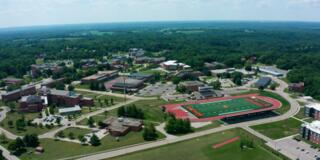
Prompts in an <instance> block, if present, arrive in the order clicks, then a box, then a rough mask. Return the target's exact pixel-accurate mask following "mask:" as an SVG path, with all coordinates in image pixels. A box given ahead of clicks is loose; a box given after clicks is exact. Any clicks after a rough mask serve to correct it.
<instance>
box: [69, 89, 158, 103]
mask: <svg viewBox="0 0 320 160" xmlns="http://www.w3.org/2000/svg"><path fill="white" fill-rule="evenodd" d="M75 90H76V91H82V92H89V93H96V94H100V95H107V96H115V97H121V98H124V94H120V93H111V92H104V91H93V90H90V89H82V88H76V89H75ZM126 98H127V99H135V100H154V99H157V97H137V96H133V95H126Z"/></svg>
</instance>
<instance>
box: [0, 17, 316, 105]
mask: <svg viewBox="0 0 320 160" xmlns="http://www.w3.org/2000/svg"><path fill="white" fill-rule="evenodd" d="M133 47H134V48H144V49H145V50H146V51H147V52H148V54H152V53H153V52H159V51H166V52H163V55H162V56H165V57H167V58H168V59H177V60H180V61H182V62H184V63H187V64H189V65H191V66H192V67H193V68H194V69H197V70H202V68H203V67H202V66H203V63H204V62H210V61H220V62H223V63H225V64H227V65H228V66H230V67H231V66H232V67H241V66H244V65H245V63H247V62H246V61H244V60H243V59H246V58H248V57H253V56H254V57H257V62H259V63H264V64H276V65H277V66H278V67H280V68H283V69H290V70H291V71H290V72H289V75H288V80H290V81H291V82H300V81H304V82H305V84H306V91H305V92H306V94H307V95H310V96H314V97H315V98H317V99H320V64H319V62H320V23H294V22H290V23H289V22H288V23H281V22H278V23H277V22H162V23H160V22H159V23H128V24H125V23H118V24H91V25H68V26H50V27H30V28H9V29H1V30H0V78H4V77H6V76H8V75H13V76H16V77H22V76H23V75H24V74H25V73H26V72H27V71H28V70H30V65H31V64H33V63H35V59H36V57H37V56H38V55H40V54H45V55H46V60H59V59H73V60H75V61H78V60H80V59H83V58H97V59H99V58H101V57H102V56H107V55H109V54H110V53H114V52H118V51H128V49H129V48H133Z"/></svg>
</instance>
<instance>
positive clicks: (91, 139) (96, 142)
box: [90, 134, 101, 146]
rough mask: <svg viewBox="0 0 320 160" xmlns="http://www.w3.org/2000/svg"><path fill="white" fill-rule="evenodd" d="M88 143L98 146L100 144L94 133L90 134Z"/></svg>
mask: <svg viewBox="0 0 320 160" xmlns="http://www.w3.org/2000/svg"><path fill="white" fill-rule="evenodd" d="M90 144H91V145H92V146H99V145H100V144H101V142H100V139H99V138H98V136H96V135H95V134H93V135H92V137H91V138H90Z"/></svg>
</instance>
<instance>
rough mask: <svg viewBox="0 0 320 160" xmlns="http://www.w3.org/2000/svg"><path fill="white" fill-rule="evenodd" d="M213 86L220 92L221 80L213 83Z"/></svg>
mask: <svg viewBox="0 0 320 160" xmlns="http://www.w3.org/2000/svg"><path fill="white" fill-rule="evenodd" d="M211 86H212V87H213V89H216V90H219V89H221V82H220V81H219V80H216V81H214V82H212V83H211Z"/></svg>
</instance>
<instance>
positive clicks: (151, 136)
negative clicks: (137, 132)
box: [143, 123, 158, 141]
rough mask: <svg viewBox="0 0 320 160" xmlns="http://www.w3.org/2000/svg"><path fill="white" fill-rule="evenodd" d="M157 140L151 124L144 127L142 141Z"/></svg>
mask: <svg viewBox="0 0 320 160" xmlns="http://www.w3.org/2000/svg"><path fill="white" fill-rule="evenodd" d="M157 138H158V134H157V131H156V128H155V127H154V125H153V124H152V123H150V124H149V125H147V126H145V127H144V129H143V139H144V140H146V141H152V140H156V139H157Z"/></svg>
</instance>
